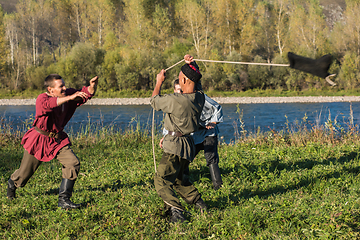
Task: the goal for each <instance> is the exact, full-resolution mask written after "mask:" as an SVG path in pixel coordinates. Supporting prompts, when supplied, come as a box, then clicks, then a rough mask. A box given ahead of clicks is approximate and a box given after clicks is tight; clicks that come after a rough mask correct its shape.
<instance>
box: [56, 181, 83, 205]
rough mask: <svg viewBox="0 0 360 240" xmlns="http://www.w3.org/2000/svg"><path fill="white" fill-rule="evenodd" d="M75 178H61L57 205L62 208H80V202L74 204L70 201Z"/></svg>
mask: <svg viewBox="0 0 360 240" xmlns="http://www.w3.org/2000/svg"><path fill="white" fill-rule="evenodd" d="M74 183H75V180H69V179H65V178H63V179H62V182H61V185H60V189H59V203H58V207H61V208H62V209H75V208H80V206H81V204H75V203H73V202H71V201H70V198H71V196H72V191H73V187H74Z"/></svg>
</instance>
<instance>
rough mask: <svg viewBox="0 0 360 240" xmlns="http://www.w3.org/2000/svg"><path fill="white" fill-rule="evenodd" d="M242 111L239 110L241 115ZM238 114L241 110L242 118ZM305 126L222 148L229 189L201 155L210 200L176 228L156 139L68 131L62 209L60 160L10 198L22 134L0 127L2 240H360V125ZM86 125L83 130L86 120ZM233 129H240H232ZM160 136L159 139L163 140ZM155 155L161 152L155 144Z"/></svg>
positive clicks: (195, 166) (195, 169)
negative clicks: (77, 163) (69, 172)
mask: <svg viewBox="0 0 360 240" xmlns="http://www.w3.org/2000/svg"><path fill="white" fill-rule="evenodd" d="M239 113H241V112H239ZM240 116H241V115H240ZM328 120H329V121H328V124H327V125H325V126H324V127H316V126H313V127H312V128H309V127H308V125H307V124H306V117H304V118H303V119H302V121H300V122H299V123H296V124H290V123H288V125H287V126H286V128H285V129H284V130H282V131H274V130H270V131H268V132H256V133H247V134H242V133H241V124H240V125H239V128H238V130H239V131H238V132H239V136H238V138H237V140H236V142H234V143H232V144H225V143H222V144H221V145H220V146H219V154H220V168H221V172H222V176H223V182H224V185H223V187H222V188H221V189H219V190H218V191H214V190H213V189H212V183H211V180H210V174H209V171H208V168H207V167H206V161H205V159H204V156H203V154H202V153H200V154H199V155H198V156H197V157H196V159H195V160H194V162H193V163H191V165H190V171H191V180H192V181H193V182H194V185H195V186H196V187H197V188H198V189H199V191H200V192H201V193H202V195H203V199H204V200H205V202H206V203H207V205H208V206H209V209H210V211H209V213H203V212H201V211H199V210H197V209H195V208H194V207H193V206H191V205H190V206H189V205H186V204H185V203H184V202H183V204H184V206H185V207H186V210H187V213H186V217H187V219H188V220H189V222H188V224H170V223H169V222H168V220H167V217H166V216H165V214H164V211H163V203H162V201H161V199H160V198H159V197H158V196H157V194H156V191H155V188H154V185H153V176H154V166H153V161H152V147H151V139H150V138H151V135H150V134H149V131H148V130H145V131H142V130H141V128H133V129H128V130H124V131H121V132H118V131H114V130H113V129H112V128H106V127H103V128H101V127H99V128H97V129H96V126H91V123H88V124H90V126H87V129H86V130H85V129H84V131H83V132H81V133H78V134H72V136H71V139H72V142H73V146H72V148H73V150H74V152H75V153H76V154H77V156H78V157H79V159H80V160H81V170H80V171H81V174H80V176H79V179H78V180H77V183H76V185H75V189H74V194H73V197H72V200H73V201H74V202H76V203H83V204H84V207H83V208H82V209H80V210H73V211H70V210H69V211H63V210H60V209H58V208H57V193H58V188H59V184H60V181H61V166H60V164H59V163H58V162H57V161H56V160H53V161H51V162H50V163H44V164H42V165H41V166H40V168H39V169H38V171H37V172H36V173H35V175H34V176H33V178H32V179H30V181H29V183H28V184H27V186H25V187H24V188H20V189H18V191H17V194H18V198H17V199H15V200H14V201H9V200H7V199H6V193H5V192H6V187H7V184H6V181H7V179H8V178H9V176H10V174H11V173H12V172H13V171H14V170H15V169H17V168H18V167H19V164H20V161H21V156H22V152H23V149H22V147H21V145H20V140H21V138H20V137H19V135H17V134H18V133H16V132H15V133H13V132H11V131H9V130H8V129H7V127H9V126H6V124H5V126H4V127H2V128H1V129H2V130H1V132H0V140H1V141H0V166H1V172H0V179H1V185H0V190H1V192H2V195H1V197H0V204H1V206H2V209H1V212H0V236H1V237H2V238H7V239H46V238H47V239H356V238H360V234H359V232H360V211H359V207H360V200H359V199H358V195H359V186H360V179H359V172H360V161H359V157H360V155H359V151H360V143H359V137H358V135H359V134H358V131H357V126H353V125H352V124H351V121H349V125H350V126H353V128H352V129H350V130H349V131H342V130H341V129H339V128H338V127H337V125H336V123H335V121H334V119H332V118H331V117H330V118H329V119H328ZM85 127H86V126H85ZM234 129H236V128H234ZM159 139H160V136H156V140H155V142H158V141H159ZM155 149H156V151H155V155H156V159H157V161H159V159H160V157H161V154H162V151H161V149H160V148H159V147H157V146H156V148H155Z"/></svg>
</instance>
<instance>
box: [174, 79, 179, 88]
mask: <svg viewBox="0 0 360 240" xmlns="http://www.w3.org/2000/svg"><path fill="white" fill-rule="evenodd" d="M179 84H180V83H179V79H178V78H177V79H175V81H174V88H175V86H176V85H179Z"/></svg>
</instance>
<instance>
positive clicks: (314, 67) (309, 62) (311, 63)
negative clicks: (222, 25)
mask: <svg viewBox="0 0 360 240" xmlns="http://www.w3.org/2000/svg"><path fill="white" fill-rule="evenodd" d="M294 57H295V58H296V59H294ZM288 58H289V60H290V61H291V62H292V64H277V63H253V62H233V61H219V60H204V59H194V60H195V61H198V62H212V63H230V64H243V65H244V64H245V65H260V66H278V67H291V68H295V69H298V70H300V71H305V72H308V73H311V74H314V75H317V76H320V75H319V73H318V72H317V70H318V69H317V68H318V66H317V64H316V63H317V62H319V61H322V60H325V61H326V59H327V60H328V64H327V66H325V69H326V71H325V72H323V73H322V74H325V76H326V77H325V76H322V75H321V76H320V77H323V78H325V80H326V81H327V82H328V83H329V84H330V85H332V86H335V85H336V83H334V82H333V81H331V80H330V77H333V76H335V74H328V73H327V69H328V67H329V66H330V64H331V62H330V55H325V56H323V57H322V58H321V59H322V60H321V59H319V60H313V59H310V58H304V57H301V56H297V55H295V54H293V53H288ZM290 58H291V59H290ZM183 61H184V59H183V60H181V61H179V62H177V63H175V64H174V65H172V66H170V67H168V68H167V69H165V71H168V70H170V69H171V68H173V67H175V66H176V65H178V64H180V63H181V62H183ZM301 61H302V62H301ZM295 62H296V63H298V64H299V65H300V66H295ZM304 62H307V64H310V65H312V68H313V69H310V71H309V69H305V68H304V66H301V64H303V65H304ZM321 67H323V66H321ZM154 121H155V109H153V119H152V130H151V132H152V134H151V135H152V147H153V156H154V165H155V172H156V160H155V145H154V136H155V133H154V128H155V126H154Z"/></svg>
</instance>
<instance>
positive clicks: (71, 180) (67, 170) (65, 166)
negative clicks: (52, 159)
mask: <svg viewBox="0 0 360 240" xmlns="http://www.w3.org/2000/svg"><path fill="white" fill-rule="evenodd" d="M56 158H57V159H58V160H59V162H60V163H61V164H62V181H61V184H60V188H59V202H58V206H59V207H61V208H63V209H75V208H79V207H81V204H75V203H73V202H72V201H70V198H71V196H72V192H73V187H74V184H75V181H76V179H77V176H78V174H79V170H80V161H79V159H78V158H77V157H76V155H75V154H74V152H73V151H72V149H71V148H70V146H65V147H63V148H62V149H61V150H60V151H59V153H58V155H57V157H56Z"/></svg>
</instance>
